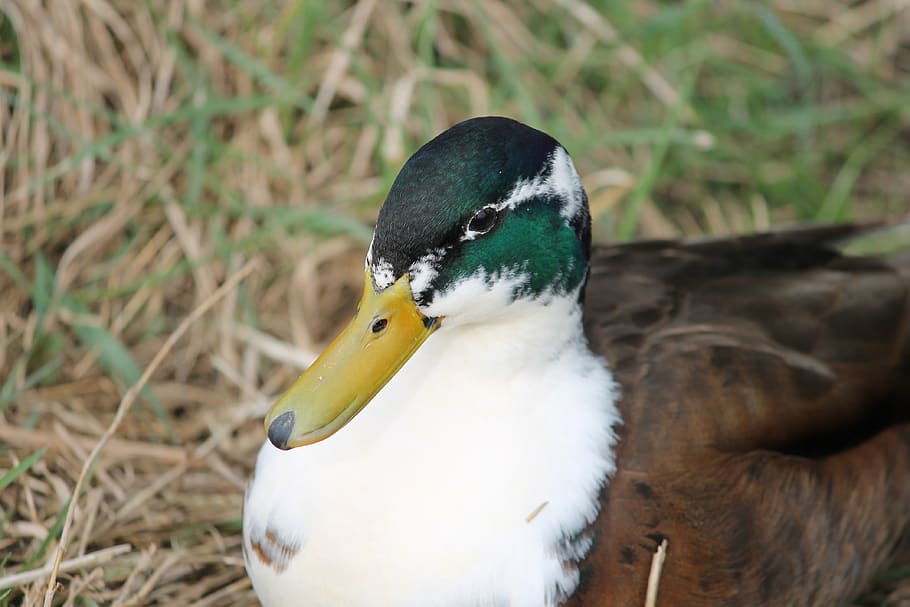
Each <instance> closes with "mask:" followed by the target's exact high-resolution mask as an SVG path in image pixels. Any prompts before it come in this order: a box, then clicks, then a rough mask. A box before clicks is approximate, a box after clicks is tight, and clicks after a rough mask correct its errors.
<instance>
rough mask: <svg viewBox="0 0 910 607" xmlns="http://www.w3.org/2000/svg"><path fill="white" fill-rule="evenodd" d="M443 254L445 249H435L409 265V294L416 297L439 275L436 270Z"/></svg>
mask: <svg viewBox="0 0 910 607" xmlns="http://www.w3.org/2000/svg"><path fill="white" fill-rule="evenodd" d="M445 254H446V252H445V249H436V250H435V251H432V252H430V253H427V254H426V255H424V256H423V257H421V258H420V259H418V260H417V261H415V262H414V263H412V264H411V267H410V269H409V270H408V272H409V274H410V277H411V293H413V294H414V295H415V296H416V295H418V294H419V293H423V292H424V291H425V290H426V289H427V288H429V286H430V283H431V282H433V279H435V278H436V276H437V275H438V274H439V271H438V270H437V268H438V267H439V263H440V262H441V261H442V258H443V257H444V256H445Z"/></svg>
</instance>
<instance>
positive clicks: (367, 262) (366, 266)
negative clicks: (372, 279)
mask: <svg viewBox="0 0 910 607" xmlns="http://www.w3.org/2000/svg"><path fill="white" fill-rule="evenodd" d="M374 242H376V231H375V230H374V231H373V236H372V237H371V238H370V246H369V247H367V257H366V259H365V260H364V263H363V266H364V269H366V270H369V269H370V266H372V265H373V243H374Z"/></svg>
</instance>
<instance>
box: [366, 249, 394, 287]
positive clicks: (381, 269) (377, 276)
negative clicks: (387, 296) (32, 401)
mask: <svg viewBox="0 0 910 607" xmlns="http://www.w3.org/2000/svg"><path fill="white" fill-rule="evenodd" d="M370 267H371V268H372V273H373V283H375V285H376V288H377V289H378V290H380V291H382V290H383V289H385V288H386V287H389V286H391V285H392V283H394V282H395V272H394V271H393V270H392V264H390V263H389V262H387V261H386V260H385V259H383V258H381V257H380V258H379V261H377V262H375V263H370Z"/></svg>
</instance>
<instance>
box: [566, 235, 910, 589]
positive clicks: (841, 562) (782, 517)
mask: <svg viewBox="0 0 910 607" xmlns="http://www.w3.org/2000/svg"><path fill="white" fill-rule="evenodd" d="M850 229H851V228H834V229H831V228H827V229H824V228H823V229H808V230H800V231H794V232H790V233H778V234H774V235H762V236H753V237H747V238H741V239H736V240H719V241H706V242H701V243H696V244H689V245H680V244H675V243H665V242H658V243H641V244H632V245H623V246H616V247H610V248H604V249H600V250H596V251H595V253H594V257H593V260H592V270H591V277H590V281H589V284H588V290H587V292H588V296H587V301H586V329H587V333H588V337H589V339H590V341H591V346H592V348H593V349H594V350H595V351H599V352H601V353H603V354H604V356H605V357H606V358H607V360H608V361H609V363H610V366H611V368H612V369H613V370H614V372H615V373H616V375H617V378H618V380H619V382H620V384H621V385H622V390H623V396H622V400H621V403H620V408H621V410H622V413H623V418H624V420H625V423H624V425H623V427H621V428H619V434H620V437H621V439H620V445H619V449H618V453H617V457H618V470H617V473H616V475H615V477H614V478H613V479H612V481H611V483H610V485H609V487H608V488H607V489H606V490H605V491H604V494H603V496H602V499H603V510H602V512H601V514H600V516H599V518H598V520H597V521H596V522H595V524H594V525H593V526H592V528H591V530H590V532H591V535H592V536H593V538H594V542H595V543H594V547H593V548H592V550H591V552H590V553H589V555H588V557H587V558H586V559H585V560H584V561H583V562H582V563H581V571H582V582H581V585H580V586H579V589H578V591H577V592H576V593H575V595H574V596H573V597H572V599H571V600H570V601H569V602H568V603H567V604H568V605H571V606H578V605H583V606H585V607H592V606H593V607H596V606H604V607H607V606H609V607H616V606H623V607H625V606H643V605H644V604H645V590H646V586H647V579H648V572H649V569H650V565H651V557H652V554H653V553H654V550H655V548H656V546H657V544H658V543H659V542H660V541H661V539H663V538H667V539H668V542H669V549H668V553H667V560H666V563H665V565H664V569H663V573H662V577H661V580H660V587H659V595H658V600H657V605H658V607H673V606H683V605H699V606H714V605H749V606H752V607H763V606H767V607H771V606H774V607H780V606H786V605H794V606H796V605H799V606H822V605H824V606H826V607H828V606H833V605H841V604H845V603H846V602H847V601H849V599H850V598H851V597H852V596H854V595H855V594H856V593H857V592H858V591H859V590H861V589H862V587H863V585H864V584H866V583H867V582H868V580H869V578H870V576H871V575H872V574H873V573H874V572H875V571H876V570H878V569H880V568H881V567H882V566H883V565H885V564H886V563H887V562H888V561H889V557H890V555H891V554H892V552H893V550H894V549H895V546H896V545H897V543H898V541H899V539H900V538H901V536H902V535H905V534H907V533H908V532H910V422H908V420H910V344H908V330H910V262H908V261H906V260H905V261H904V262H897V261H893V260H892V261H879V260H869V259H857V258H846V257H841V256H840V255H839V254H838V253H836V252H835V251H834V249H833V248H831V247H829V246H828V244H827V241H828V240H830V239H832V238H835V237H839V236H843V235H844V234H846V233H848V232H849V230H850Z"/></svg>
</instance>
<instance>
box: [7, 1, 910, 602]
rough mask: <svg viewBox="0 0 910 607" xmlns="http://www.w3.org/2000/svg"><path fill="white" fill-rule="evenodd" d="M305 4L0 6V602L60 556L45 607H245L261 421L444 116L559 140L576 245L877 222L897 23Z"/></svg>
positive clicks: (886, 182)
mask: <svg viewBox="0 0 910 607" xmlns="http://www.w3.org/2000/svg"><path fill="white" fill-rule="evenodd" d="M321 4H323V3H317V2H312V3H311V2H303V1H302V0H300V1H295V2H286V3H278V2H274V3H272V2H254V1H252V0H235V1H233V2H227V1H225V2H220V3H219V2H213V1H211V2H206V1H203V0H189V1H178V0H172V1H167V0H148V1H147V2H133V1H126V0H122V1H117V0H73V1H71V2H52V1H51V0H44V1H40V0H35V1H18V2H17V1H14V0H0V62H2V65H0V159H2V164H3V170H2V171H0V196H2V198H0V344H2V348H0V415H2V421H0V488H2V493H0V517H2V520H0V566H2V569H0V582H2V581H7V582H9V581H17V580H18V581H17V583H16V584H15V585H14V586H13V587H12V588H11V589H8V590H5V591H0V605H14V604H16V605H18V604H24V605H38V604H41V603H42V602H43V601H44V594H45V587H46V585H47V583H48V579H49V575H48V572H47V571H46V570H43V569H42V568H43V567H45V566H46V565H47V564H49V563H51V562H52V559H53V558H54V557H55V555H56V554H57V550H58V549H61V550H62V551H63V566H62V568H61V569H60V574H59V582H60V586H59V588H58V591H57V592H56V594H55V598H54V599H53V604H65V605H102V604H104V605H108V604H112V605H162V604H167V605H181V606H182V605H193V606H200V607H201V606H203V605H206V606H214V605H254V604H256V602H255V599H254V597H253V595H252V592H251V590H250V587H249V583H248V581H247V580H246V577H245V575H244V573H243V565H242V556H241V552H240V546H239V513H240V504H241V494H242V490H243V486H244V482H245V479H246V477H247V476H248V474H249V472H250V468H251V465H252V463H253V461H254V458H255V452H256V449H257V447H258V445H259V444H260V442H261V441H262V439H263V433H262V428H261V425H260V421H259V420H260V419H261V417H262V415H263V413H264V411H265V408H266V406H267V403H268V401H269V398H270V396H271V395H274V394H275V393H276V392H278V391H279V390H280V389H281V388H282V387H283V386H286V385H287V384H288V383H289V382H290V381H291V379H292V378H293V377H294V376H295V374H296V373H297V372H298V370H299V368H300V367H301V366H303V365H304V364H305V363H306V362H307V361H308V360H309V359H310V358H311V357H312V356H313V353H314V352H315V351H317V350H318V347H319V344H320V343H321V342H323V341H324V340H325V339H326V337H328V336H329V335H331V334H332V333H333V332H334V331H335V329H336V327H337V325H338V323H339V322H340V321H341V320H342V319H343V318H344V317H345V316H346V314H347V313H348V308H349V306H350V302H351V299H352V298H353V296H354V294H355V292H356V289H358V287H359V281H360V276H359V274H360V265H361V263H362V261H361V256H362V250H363V248H364V243H365V242H366V241H367V240H368V238H369V224H370V221H371V219H372V218H373V217H374V214H375V210H376V207H377V205H378V203H379V202H380V201H381V199H382V196H383V193H384V191H385V190H386V188H387V187H388V185H389V183H390V182H391V179H392V178H393V176H394V174H395V172H396V171H397V169H398V167H399V166H400V163H401V162H402V161H403V159H404V158H406V157H407V155H408V154H409V153H410V152H411V151H413V149H414V148H415V146H416V145H418V144H420V143H421V142H423V141H425V140H426V139H428V138H429V137H430V136H432V135H433V134H435V133H436V132H438V131H440V130H442V129H443V128H445V127H446V126H448V125H450V124H451V123H453V122H455V121H457V120H459V119H462V118H465V117H467V116H470V115H475V114H483V113H501V114H510V115H513V116H516V117H519V118H521V119H524V120H526V121H529V122H532V123H534V124H536V125H538V126H541V127H543V128H545V129H546V130H548V131H550V132H552V133H553V134H555V135H556V136H557V137H558V138H560V139H561V140H562V141H563V142H564V143H566V144H567V146H568V147H569V148H570V150H571V151H573V153H574V155H575V157H576V160H577V163H578V165H579V167H580V169H581V171H582V173H583V174H584V176H585V181H586V184H587V185H588V188H589V192H590V194H591V200H592V207H593V209H594V212H595V214H596V216H597V220H598V221H597V230H598V236H599V237H600V238H605V237H628V236H632V235H635V234H639V235H650V236H664V235H676V234H683V233H702V232H715V233H716V232H729V231H741V230H748V229H754V228H764V227H768V226H770V225H773V224H777V223H781V222H788V221H793V220H804V219H842V218H846V217H870V216H881V215H884V214H888V213H893V212H898V211H903V210H906V207H907V192H908V191H910V172H908V171H907V167H908V166H910V143H908V142H910V137H908V124H910V113H908V107H910V104H907V102H906V99H907V98H908V74H910V10H908V6H907V3H905V2H891V1H885V0H881V1H877V0H868V1H863V2H856V3H853V4H851V5H842V4H841V3H838V2H834V1H833V0H830V1H828V0H814V1H812V2H804V3H802V4H800V5H799V8H798V9H794V8H793V3H788V2H779V3H777V4H778V6H776V7H775V6H772V5H767V7H765V6H761V7H759V6H758V5H755V6H753V5H746V4H743V5H738V4H736V3H725V2H720V3H716V2H711V3H709V2H691V3H688V4H683V5H676V4H672V5H664V4H663V3H660V2H656V1H654V0H641V1H639V2H636V3H629V4H630V7H628V8H615V9H612V11H611V12H608V13H600V12H596V11H595V10H594V9H592V8H591V7H590V6H589V5H587V4H585V3H584V2H582V1H580V0H555V1H553V2H550V1H549V0H535V1H533V2H531V3H528V4H526V5H523V6H522V7H521V8H515V7H514V6H513V5H512V4H510V3H504V2H484V3H479V2H478V3H475V2H469V1H467V0H464V1H462V0H451V1H440V2H435V3H434V2H419V3H404V2H401V3H395V2H382V3H380V2H377V1H375V0H359V1H356V2H353V3H350V4H346V5H340V4H333V3H324V4H325V5H326V7H330V8H321V7H320V5H321ZM617 4H622V3H617ZM633 5H634V8H632V6H633ZM251 262H252V263H253V264H254V267H255V270H254V271H253V272H252V273H251V274H250V275H249V276H247V277H245V278H244V280H243V281H242V282H241V283H240V285H239V286H237V287H236V288H232V289H230V290H227V291H225V292H224V293H223V294H220V295H219V293H218V291H217V290H218V288H219V285H222V284H224V283H225V281H227V280H228V279H229V277H231V276H234V275H235V274H236V273H237V272H238V271H239V270H240V269H241V268H242V267H246V264H248V263H251ZM213 297H214V298H213ZM203 304H205V305H210V306H211V308H210V309H209V310H208V311H207V312H206V313H205V314H204V315H202V316H201V318H200V319H199V320H198V321H197V322H195V323H193V324H192V325H191V326H189V327H188V330H187V333H186V334H185V335H184V336H183V337H182V338H181V339H179V340H177V341H176V342H174V347H173V349H172V350H170V351H169V353H168V355H167V356H166V357H164V358H163V359H162V362H161V364H160V366H158V367H157V368H156V369H154V373H152V374H151V377H150V381H149V382H148V385H147V386H146V387H145V389H143V390H142V391H141V392H139V393H137V394H138V396H139V398H138V400H137V401H136V402H135V404H133V405H132V406H128V405H129V404H130V401H129V400H128V399H127V397H128V395H129V394H130V393H128V389H129V388H130V386H133V385H134V384H135V383H136V382H137V381H138V380H139V379H140V376H141V374H142V372H143V370H148V369H150V368H151V367H150V364H151V362H152V360H153V358H154V357H155V355H156V353H158V352H159V351H161V350H162V347H163V346H164V345H165V344H166V342H167V340H168V337H169V336H170V335H171V334H172V333H173V332H174V331H175V330H176V329H177V328H178V326H179V325H180V323H181V321H183V320H185V319H187V318H188V317H189V316H190V315H191V313H192V311H193V310H197V309H199V308H200V306H202V305H203ZM121 404H123V405H124V409H123V412H124V413H125V416H124V417H123V421H122V423H120V424H119V425H118V427H117V428H116V432H115V433H114V435H113V437H112V438H111V439H110V441H108V442H107V443H106V445H105V446H104V448H103V450H101V452H100V458H99V460H98V461H97V463H96V464H95V465H94V466H93V467H92V468H91V470H90V474H89V475H88V477H87V480H86V482H85V484H84V486H83V491H82V492H81V493H80V494H79V495H78V496H76V499H75V505H74V508H75V510H74V512H73V516H72V526H71V527H70V528H68V530H67V534H66V537H65V538H64V541H63V542H61V541H60V537H61V531H62V527H63V526H64V517H65V516H66V513H67V504H68V503H69V502H70V500H71V498H72V492H73V489H74V487H75V486H76V481H77V478H78V477H79V475H80V471H81V470H82V468H83V465H84V464H85V462H86V461H87V459H88V456H89V453H90V452H91V451H92V449H93V448H95V447H96V446H97V445H98V442H99V440H100V438H101V437H102V436H103V435H104V433H105V431H106V429H108V428H109V427H112V423H113V422H114V421H115V412H116V411H117V409H118V405H121ZM22 572H26V573H23V575H24V576H25V580H24V581H23V579H22V578H11V576H14V575H17V574H19V573H22ZM27 572H32V573H27ZM892 577H893V578H894V579H897V580H899V579H900V578H902V577H903V578H906V577H907V572H903V573H900V572H898V573H897V574H894V575H893V576H892ZM900 593H903V594H900ZM889 595H890V596H891V597H892V598H891V599H890V602H889V599H888V598H887V597H888V596H889ZM899 596H902V597H904V598H903V599H901V598H899ZM908 596H910V590H908V587H907V584H906V583H905V584H904V585H903V587H901V585H900V582H899V581H893V580H892V581H888V580H886V581H884V582H883V585H882V586H881V587H880V588H879V589H877V590H876V594H874V595H870V598H869V602H866V603H864V604H869V605H884V604H900V601H901V600H905V601H906V600H910V599H907V598H906V597H908ZM904 604H906V603H904Z"/></svg>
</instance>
